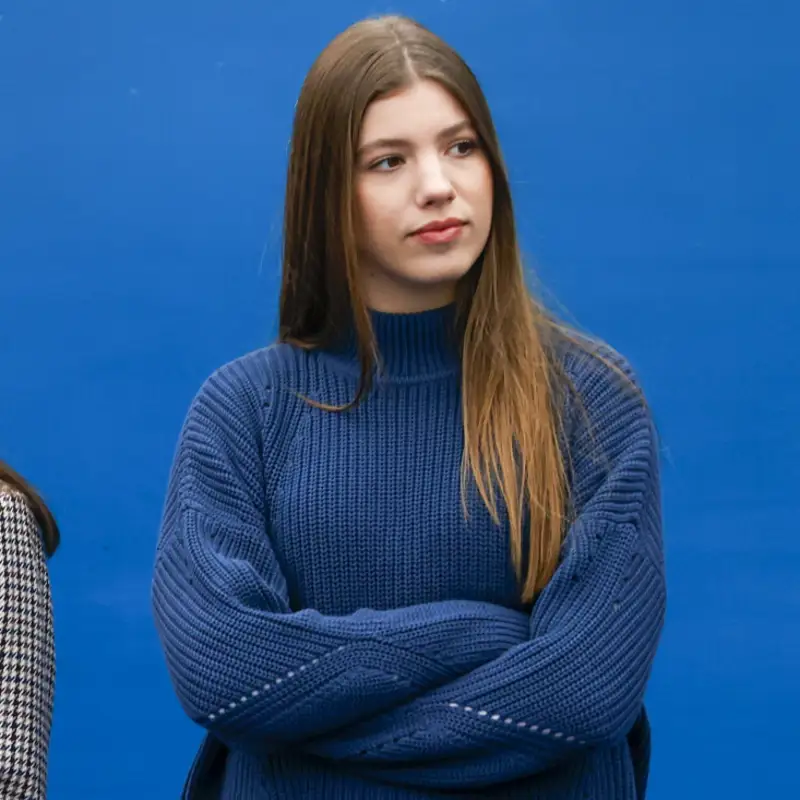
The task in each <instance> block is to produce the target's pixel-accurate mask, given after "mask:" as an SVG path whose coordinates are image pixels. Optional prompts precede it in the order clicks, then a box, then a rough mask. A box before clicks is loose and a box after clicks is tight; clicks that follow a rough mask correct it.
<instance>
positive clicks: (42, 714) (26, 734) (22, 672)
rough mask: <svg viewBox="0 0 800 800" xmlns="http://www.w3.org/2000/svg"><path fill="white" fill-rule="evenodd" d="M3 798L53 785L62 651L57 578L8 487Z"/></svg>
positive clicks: (0, 730)
mask: <svg viewBox="0 0 800 800" xmlns="http://www.w3.org/2000/svg"><path fill="white" fill-rule="evenodd" d="M0 618H1V619H0V622H1V623H2V624H1V625H0V637H1V638H2V642H1V644H2V647H0V656H1V657H0V797H3V799H4V800H38V799H39V798H44V797H45V793H46V787H47V756H48V749H49V742H50V726H51V721H52V715H53V691H54V682H55V649H54V643H53V612H52V601H51V593H50V579H49V576H48V572H47V564H46V561H45V556H44V549H43V547H42V541H41V536H40V534H39V528H38V526H37V524H36V520H35V519H34V516H33V513H32V512H31V510H30V509H29V508H28V505H27V503H26V501H25V499H24V498H23V497H22V495H19V494H17V493H15V492H12V491H6V490H5V489H3V487H2V485H0Z"/></svg>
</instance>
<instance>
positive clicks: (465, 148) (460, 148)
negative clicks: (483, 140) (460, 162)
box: [450, 139, 478, 156]
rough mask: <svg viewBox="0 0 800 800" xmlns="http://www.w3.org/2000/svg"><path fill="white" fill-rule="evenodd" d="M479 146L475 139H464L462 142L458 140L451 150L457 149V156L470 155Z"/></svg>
mask: <svg viewBox="0 0 800 800" xmlns="http://www.w3.org/2000/svg"><path fill="white" fill-rule="evenodd" d="M477 146H478V143H477V142H476V141H474V140H473V139H463V140H462V141H460V142H456V143H455V144H454V145H453V146H452V147H451V148H450V150H451V151H452V150H455V151H456V152H455V155H457V156H468V155H469V154H470V153H471V152H472V151H473V150H475V149H476V148H477Z"/></svg>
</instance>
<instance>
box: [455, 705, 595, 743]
mask: <svg viewBox="0 0 800 800" xmlns="http://www.w3.org/2000/svg"><path fill="white" fill-rule="evenodd" d="M447 706H448V708H456V709H458V708H460V709H462V710H463V711H466V712H467V713H470V712H472V711H475V709H474V708H473V707H472V706H461V705H459V704H458V703H448V704H447ZM489 713H490V712H488V711H486V710H485V709H481V710H480V711H476V714H477V716H479V717H487V716H489ZM489 718H490V719H491V720H492V722H498V721H500V720H502V722H503V723H504V724H505V725H512V724H513V723H514V720H513V719H512V718H511V717H505V718H503V717H502V715H501V714H492V715H491V717H489ZM516 727H517V728H527V729H528V730H529V731H530V732H531V733H537V732H539V733H540V734H541V735H542V736H551V737H552V738H553V739H563V740H564V741H565V742H570V743H572V742H577V743H578V744H581V745H585V744H586V742H585V741H584V740H583V739H578V738H577V737H575V736H567V735H566V734H565V733H563V732H561V731H554V730H553V729H552V728H541V729H540V728H539V726H538V725H532V724H528V723H527V722H524V721H522V722H517V723H516Z"/></svg>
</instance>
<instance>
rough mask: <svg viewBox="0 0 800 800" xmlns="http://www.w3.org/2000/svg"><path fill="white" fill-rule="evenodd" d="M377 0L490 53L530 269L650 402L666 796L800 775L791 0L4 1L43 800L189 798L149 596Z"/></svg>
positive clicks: (0, 396)
mask: <svg viewBox="0 0 800 800" xmlns="http://www.w3.org/2000/svg"><path fill="white" fill-rule="evenodd" d="M383 11H400V12H404V13H407V14H410V15H412V16H415V17H417V18H418V19H420V20H421V21H422V22H424V23H426V24H428V25H430V26H431V27H433V28H434V29H435V30H436V31H437V32H438V33H440V34H442V35H444V36H445V37H446V38H447V39H449V40H450V42H451V43H452V44H454V45H455V46H456V47H457V48H458V49H460V50H461V52H462V53H463V55H464V56H466V58H467V60H468V61H469V62H470V63H471V64H472V65H473V67H474V69H475V71H476V72H477V74H478V76H479V78H480V79H481V81H482V83H483V85H484V87H485V90H486V92H487V94H488V97H489V99H490V102H491V104H492V106H493V109H494V112H495V115H496V122H497V126H498V128H499V131H500V134H501V136H502V141H503V144H504V149H505V153H506V156H507V159H508V162H509V165H510V170H511V175H512V179H513V188H514V192H515V198H516V201H517V206H518V212H519V220H520V229H521V233H522V237H523V241H524V246H525V249H526V251H527V252H528V253H529V255H530V257H531V262H532V263H533V264H535V266H536V268H537V271H538V273H539V275H540V276H541V279H542V281H543V283H544V285H545V286H546V287H547V289H548V291H549V292H551V293H552V296H553V298H555V299H556V300H557V302H558V303H559V304H561V305H562V306H563V307H564V308H566V309H567V310H568V311H569V314H570V315H571V316H572V317H574V318H575V319H576V320H577V321H578V322H580V323H581V324H582V325H583V326H584V327H585V328H587V329H589V330H591V331H593V332H594V333H597V334H599V335H601V336H603V337H605V338H608V339H609V340H610V341H611V342H612V343H613V344H614V345H615V346H617V347H618V348H619V349H620V350H622V351H623V352H624V353H625V354H626V355H627V356H628V357H629V358H630V359H631V360H632V361H633V363H634V365H635V366H636V367H637V369H638V371H639V373H640V375H641V376H642V379H643V380H644V383H645V386H646V388H647V391H648V393H649V395H650V398H651V400H652V403H653V405H654V407H655V409H656V413H657V415H658V421H659V425H660V427H661V431H662V435H663V438H664V442H665V467H664V496H665V515H666V523H667V524H666V537H667V548H668V559H669V574H670V608H669V619H668V626H667V630H666V632H665V635H664V639H663V646H662V649H661V652H660V654H659V659H658V662H657V665H656V668H655V671H654V675H653V679H652V683H651V687H650V695H649V704H650V709H651V715H652V717H653V724H654V728H655V745H656V749H655V755H654V764H653V778H652V791H651V797H652V798H653V800H671V799H672V798H675V797H681V798H709V797H715V798H717V797H719V798H722V797H725V798H751V797H778V796H780V797H788V796H793V795H794V792H798V794H800V791H798V790H799V789H800V780H798V777H797V775H796V773H795V772H794V771H793V768H791V767H790V765H791V764H793V763H796V759H795V755H796V750H797V746H798V743H799V742H798V735H797V730H798V728H797V717H798V714H799V713H800V694H798V692H797V690H796V685H797V676H798V674H800V634H798V625H797V620H798V616H799V615H800V590H798V586H800V582H798V579H797V575H798V568H799V567H800V537H798V528H797V519H798V512H800V501H798V500H797V499H795V498H796V495H795V494H794V491H795V489H796V485H797V483H798V479H800V468H799V467H798V465H800V422H798V418H797V410H798V399H799V398H798V395H800V391H799V390H800V366H798V358H797V352H798V348H800V333H798V330H799V327H798V312H799V311H800V239H799V237H798V220H799V219H800V213H799V212H800V202H799V201H798V193H797V186H798V185H799V184H800V161H799V160H798V157H797V142H798V141H800V114H799V113H798V108H799V107H800V104H798V103H797V97H796V93H797V88H798V86H800V69H799V67H800V56H799V55H798V53H800V48H798V46H797V31H798V30H800V6H798V5H797V4H796V3H792V2H788V0H770V1H769V2H763V0H727V2H721V0H669V2H667V1H666V0H650V2H648V3H641V2H634V0H605V2H602V3H599V2H588V0H561V1H560V2H556V1H555V0H495V2H492V3H488V4H487V3H484V2H478V0H406V1H405V2H398V3H395V5H394V6H387V5H386V4H385V3H382V2H379V1H378V0H374V1H373V2H366V0H339V2H321V0H305V2H294V3H289V4H287V5H285V6H283V8H281V7H280V4H279V3H269V2H250V1H248V0H194V2H186V1H184V2H155V0H140V2H138V3H118V2H116V3H115V2H109V1H108V0H81V2H79V3H53V2H45V0H25V2H22V0H2V2H0V353H1V354H2V362H1V363H2V372H0V400H1V402H2V406H1V407H0V457H2V458H5V459H7V460H9V461H10V462H11V463H13V464H14V465H15V466H16V467H17V468H18V469H20V470H21V471H23V472H24V473H26V474H27V475H28V476H29V477H30V478H31V479H33V480H34V481H35V482H36V483H37V484H38V485H39V486H40V487H41V489H42V490H43V492H44V493H45V495H46V496H47V498H48V499H49V500H50V501H51V502H52V505H53V507H54V510H55V511H56V513H57V515H58V518H59V520H60V522H61V525H62V527H63V534H64V546H63V550H62V551H61V552H59V554H58V555H57V557H56V558H55V560H54V561H53V563H52V575H53V583H54V594H55V603H56V623H57V646H58V688H57V707H56V719H55V728H54V733H53V741H52V769H51V792H50V796H51V797H52V798H53V800H68V799H71V798H78V797H80V798H82V800H108V798H111V797H113V798H116V799H117V800H127V798H141V797H148V798H152V800H160V799H161V798H164V799H165V800H166V799H167V798H174V797H176V796H177V792H178V788H179V786H180V784H181V782H182V780H183V777H184V774H185V771H186V769H187V766H188V764H189V762H190V760H191V758H192V756H193V754H194V751H195V747H196V745H197V743H198V741H199V732H198V731H197V730H196V729H194V728H193V727H192V726H191V724H190V723H189V722H188V721H186V720H184V718H183V716H182V714H181V711H180V709H179V707H178V705H177V702H176V701H175V700H174V698H173V695H172V691H171V688H170V685H169V682H168V679H167V675H166V671H165V669H164V666H163V663H162V658H161V653H160V650H159V648H158V644H157V640H156V636H155V633H154V629H153V625H152V622H151V616H150V608H149V583H150V570H151V565H152V558H153V551H154V546H155V537H156V532H157V527H158V521H159V516H160V512H161V503H162V499H163V494H164V489H165V483H166V477H167V471H168V468H169V464H170V460H171V457H172V453H173V448H174V445H175V440H176V437H177V434H178V428H179V425H180V423H181V421H182V418H183V415H184V413H185V411H186V408H187V405H188V403H189V401H190V399H191V397H192V395H193V394H194V392H195V391H196V389H197V388H198V387H199V385H200V383H201V382H202V380H203V379H204V378H205V377H206V376H207V375H208V374H209V373H210V372H211V371H212V370H213V369H214V368H215V367H217V366H219V365H220V364H222V363H223V362H225V361H227V360H229V359H231V358H233V357H235V356H237V355H239V354H241V353H243V352H245V351H246V350H249V349H251V348H254V347H258V346H260V345H262V344H264V343H266V342H267V341H269V340H270V338H271V337H272V335H273V333H274V330H275V325H274V320H275V308H276V299H277V287H278V274H279V243H280V225H281V202H282V183H283V177H284V167H285V160H286V152H287V143H288V139H289V134H290V125H291V116H292V112H293V106H294V100H295V97H296V95H297V92H298V90H299V87H300V83H301V81H302V78H303V75H304V73H305V71H306V70H307V68H308V67H309V66H310V64H311V61H312V60H313V58H314V57H315V55H316V54H317V53H318V51H319V50H320V49H321V48H322V47H323V46H324V45H325V44H326V43H327V41H328V40H329V39H330V38H331V37H332V36H333V35H335V34H336V33H337V32H338V31H339V30H340V29H342V28H343V27H345V26H346V25H348V24H349V23H351V22H353V21H354V20H356V19H358V18H360V17H362V16H364V15H367V14H373V13H376V12H383ZM792 790H794V791H792Z"/></svg>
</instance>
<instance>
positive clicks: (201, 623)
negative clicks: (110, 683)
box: [152, 362, 527, 753]
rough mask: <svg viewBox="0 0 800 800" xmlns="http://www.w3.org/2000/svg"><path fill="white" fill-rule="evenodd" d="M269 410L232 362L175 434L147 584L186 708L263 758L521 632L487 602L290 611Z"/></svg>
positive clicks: (477, 660) (417, 688)
mask: <svg viewBox="0 0 800 800" xmlns="http://www.w3.org/2000/svg"><path fill="white" fill-rule="evenodd" d="M273 411H274V409H271V408H270V406H269V405H268V404H266V405H265V402H264V401H263V399H262V398H261V396H260V394H259V391H258V389H257V388H256V386H255V385H254V382H253V381H248V379H247V376H246V374H245V373H244V372H243V371H242V370H241V369H240V368H238V367H237V366H236V362H234V365H233V366H230V365H229V368H227V369H225V368H223V370H222V371H219V372H218V373H215V375H214V376H212V378H211V379H209V381H207V382H206V384H205V385H204V386H203V388H202V389H201V391H200V392H199V394H198V395H197V397H196V398H195V400H194V402H193V403H192V405H191V408H190V411H189V413H188V416H187V418H186V420H185V423H184V425H183V429H182V432H181V435H180V439H179V443H178V447H177V452H176V456H175V460H174V464H173V467H172V471H171V476H170V480H169V486H168V490H167V499H166V504H165V510H164V514H163V519H162V526H161V533H160V537H159V544H158V549H157V555H156V562H155V568H154V579H153V588H152V602H153V611H154V617H155V623H156V627H157V631H158V634H159V637H160V640H161V644H162V647H163V650H164V653H165V657H166V664H167V668H168V671H169V674H170V677H171V680H172V683H173V686H174V689H175V691H176V693H177V696H178V699H179V701H180V703H181V704H182V706H183V708H184V710H185V711H186V713H187V714H188V715H189V717H190V718H191V719H193V720H194V721H195V722H197V723H199V724H200V725H202V726H203V727H204V728H206V729H207V730H209V731H211V732H213V733H214V734H215V735H216V736H217V737H218V738H220V739H221V740H222V741H225V742H226V743H227V744H229V745H230V746H232V747H238V748H241V749H248V750H250V749H252V750H253V751H254V752H261V753H263V752H265V748H266V750H267V751H268V749H269V748H270V747H271V746H275V747H277V746H280V745H282V744H285V743H288V742H299V741H302V740H304V739H306V738H308V737H311V736H315V735H320V734H323V733H326V732H330V731H331V730H333V729H336V728H338V727H340V726H342V725H344V724H347V723H353V722H355V721H358V720H359V719H362V718H366V717H368V716H370V715H374V714H376V713H378V712H380V711H382V710H384V709H387V708H390V707H393V706H396V705H398V704H401V703H403V702H406V701H408V700H410V699H412V698H413V697H414V696H416V695H418V694H420V693H422V692H424V691H428V690H431V689H433V688H435V687H436V686H439V685H443V684H445V683H446V682H447V681H449V680H452V679H454V678H456V677H458V676H459V675H463V674H466V673H467V672H469V671H470V670H472V669H476V668H477V667H479V666H480V665H481V664H484V663H487V662H489V661H491V660H492V659H493V658H496V657H497V656H499V655H500V654H501V653H502V652H505V651H506V650H508V649H509V648H510V647H513V646H514V645H515V644H517V643H519V642H520V641H523V640H524V638H525V636H526V635H527V617H526V616H525V615H524V614H522V613H521V612H517V611H513V610H511V609H507V608H502V607H499V606H494V605H491V604H486V603H475V602H460V601H453V602H440V603H432V604H430V605H422V606H416V607H409V608H403V609H398V610H391V611H374V610H370V609H362V610H359V611H356V612H355V613H353V614H350V615H347V616H326V615H323V614H320V613H318V612H317V611H315V610H312V609H305V610H299V611H293V610H292V608H291V607H290V602H289V596H288V591H287V585H286V581H285V579H284V577H283V575H282V573H281V569H280V566H279V563H278V561H277V559H276V556H275V553H274V551H273V548H272V546H271V544H270V538H269V535H268V525H269V523H268V509H267V507H266V500H265V497H266V491H265V485H264V474H265V470H264V460H265V459H269V457H270V453H269V452H262V450H263V447H264V443H265V440H268V438H269V437H264V436H262V432H263V430H264V428H263V426H265V425H266V426H267V427H269V426H270V425H277V424H279V420H277V419H274V418H272V417H271V416H270V414H272V416H274V413H273ZM264 415H266V416H264Z"/></svg>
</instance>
